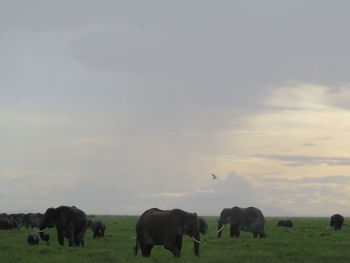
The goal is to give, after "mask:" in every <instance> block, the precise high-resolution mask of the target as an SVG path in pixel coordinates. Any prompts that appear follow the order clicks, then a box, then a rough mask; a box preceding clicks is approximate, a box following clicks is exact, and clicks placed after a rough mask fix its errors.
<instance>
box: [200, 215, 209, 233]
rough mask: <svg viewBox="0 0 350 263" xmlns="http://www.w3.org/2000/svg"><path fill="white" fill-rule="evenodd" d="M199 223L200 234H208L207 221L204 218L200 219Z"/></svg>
mask: <svg viewBox="0 0 350 263" xmlns="http://www.w3.org/2000/svg"><path fill="white" fill-rule="evenodd" d="M198 221H199V232H200V233H201V234H203V235H205V234H206V233H208V223H207V222H206V221H205V219H204V218H203V217H198Z"/></svg>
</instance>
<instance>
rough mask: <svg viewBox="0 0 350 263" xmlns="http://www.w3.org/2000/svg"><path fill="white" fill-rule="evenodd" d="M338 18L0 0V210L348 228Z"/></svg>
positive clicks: (251, 5) (307, 8) (329, 10)
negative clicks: (275, 219)
mask: <svg viewBox="0 0 350 263" xmlns="http://www.w3.org/2000/svg"><path fill="white" fill-rule="evenodd" d="M349 9H350V3H349V2H348V1H340V0H337V1H319V0H317V1H316V0H310V1H301V0H296V1H277V0H275V1H272V0H267V1H258V0H256V1H221V0H220V1H205V0H200V1H199V0H198V1H196V0H193V1H185V0H179V1H167V0H162V1H160V0H159V1H153V0H150V1H141V0H140V1H129V0H128V1H112V0H111V1H107V0H99V1H88V0H76V1H70V0H69V1H68V0H62V1H47V0H33V1H26V0H21V1H18V0H11V1H10V0H8V1H1V2H0V74H1V77H0V94H1V96H0V207H1V210H2V211H3V212H33V211H35V212H36V211H38V212H45V210H46V209H47V208H48V207H57V206H59V205H75V206H77V207H79V208H81V209H82V210H84V211H85V212H86V213H89V214H123V215H124V214H125V215H135V214H141V213H142V212H143V211H145V210H146V209H148V208H151V207H158V208H161V209H172V208H181V209H184V210H186V211H190V212H197V213H199V214H201V215H219V214H220V212H221V210H222V209H223V208H226V207H233V206H236V205H237V206H241V207H248V206H255V207H258V208H260V209H261V210H262V212H263V213H264V214H265V215H266V216H330V215H332V214H334V213H340V214H343V215H345V216H350V191H349V190H350V173H349V171H350V152H349V149H350V147H349V146H350V104H349V101H350V84H349V76H350V59H349V46H350V35H349V34H348V29H349V25H350V16H349V15H348V10H349ZM211 173H214V174H216V175H217V176H218V179H216V180H213V179H212V178H211V175H210V174H211Z"/></svg>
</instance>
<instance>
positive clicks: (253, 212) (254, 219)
mask: <svg viewBox="0 0 350 263" xmlns="http://www.w3.org/2000/svg"><path fill="white" fill-rule="evenodd" d="M226 224H230V237H239V235H240V231H247V232H252V233H253V235H254V237H257V236H259V237H260V238H262V237H265V230H264V226H265V218H264V215H263V213H262V212H261V211H260V210H259V209H258V208H255V207H248V208H240V207H238V206H235V207H232V208H224V209H223V210H222V212H221V214H220V219H219V222H218V230H217V232H218V238H220V237H221V233H222V229H223V228H224V226H225V225H226Z"/></svg>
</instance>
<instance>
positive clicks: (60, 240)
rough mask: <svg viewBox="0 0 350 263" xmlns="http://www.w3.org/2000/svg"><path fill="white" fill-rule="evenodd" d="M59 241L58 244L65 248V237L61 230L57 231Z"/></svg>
mask: <svg viewBox="0 0 350 263" xmlns="http://www.w3.org/2000/svg"><path fill="white" fill-rule="evenodd" d="M57 239H58V243H59V244H60V245H61V246H64V235H63V233H62V230H61V229H57Z"/></svg>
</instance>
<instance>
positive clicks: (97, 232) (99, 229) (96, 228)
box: [89, 220, 106, 238]
mask: <svg viewBox="0 0 350 263" xmlns="http://www.w3.org/2000/svg"><path fill="white" fill-rule="evenodd" d="M89 227H90V228H91V230H92V232H93V236H92V237H93V238H96V237H104V236H105V230H106V225H105V224H104V223H102V222H101V221H91V220H89Z"/></svg>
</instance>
